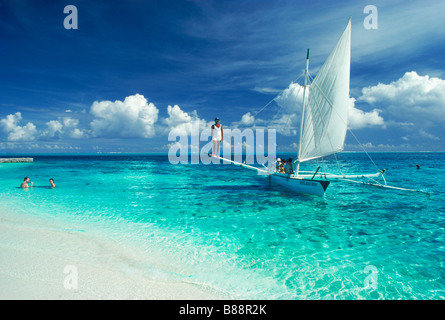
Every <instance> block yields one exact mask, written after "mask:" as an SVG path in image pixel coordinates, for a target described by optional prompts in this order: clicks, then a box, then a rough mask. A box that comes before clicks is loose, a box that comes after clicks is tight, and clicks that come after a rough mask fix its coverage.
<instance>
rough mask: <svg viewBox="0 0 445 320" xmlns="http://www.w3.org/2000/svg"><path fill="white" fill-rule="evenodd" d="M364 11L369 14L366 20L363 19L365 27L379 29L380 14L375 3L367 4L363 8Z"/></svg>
mask: <svg viewBox="0 0 445 320" xmlns="http://www.w3.org/2000/svg"><path fill="white" fill-rule="evenodd" d="M363 13H366V14H368V15H367V16H366V17H365V20H363V27H365V29H366V30H371V29H378V27H379V21H378V18H379V14H378V11H377V7H376V6H374V5H367V6H366V7H365V8H364V9H363Z"/></svg>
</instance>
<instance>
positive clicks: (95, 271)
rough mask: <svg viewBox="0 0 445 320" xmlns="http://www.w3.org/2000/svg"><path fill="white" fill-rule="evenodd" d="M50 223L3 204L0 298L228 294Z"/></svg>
mask: <svg viewBox="0 0 445 320" xmlns="http://www.w3.org/2000/svg"><path fill="white" fill-rule="evenodd" d="M48 222H49V220H48V219H47V218H42V219H40V218H39V217H32V216H29V215H23V216H22V215H21V214H20V213H11V212H5V211H4V209H2V208H0V299H51V300H53V299H165V300H167V299H187V300H188V299H225V298H226V297H223V296H221V295H219V294H216V293H215V292H213V291H212V290H207V289H206V288H205V287H203V286H200V285H195V284H192V283H186V282H184V281H181V280H180V279H179V280H177V279H174V278H171V279H170V278H169V277H156V276H153V277H151V276H147V274H142V272H141V269H140V268H138V267H137V265H138V259H137V252H136V249H134V248H131V249H130V248H128V247H126V246H124V245H121V244H119V243H116V242H113V241H110V240H109V239H100V238H98V237H97V236H94V235H90V234H89V233H88V232H84V231H83V230H72V229H71V230H70V229H69V228H68V229H67V226H60V225H56V224H55V222H53V223H48ZM66 268H67V269H66ZM64 271H65V272H66V273H64ZM76 271H77V288H72V287H73V286H75V285H76V283H75V282H74V279H75V276H76V275H75V272H76ZM65 286H67V287H68V288H66V287H65ZM70 286H71V287H70Z"/></svg>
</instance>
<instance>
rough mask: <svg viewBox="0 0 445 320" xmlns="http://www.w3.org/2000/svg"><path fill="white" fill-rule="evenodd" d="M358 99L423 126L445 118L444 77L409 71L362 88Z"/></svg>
mask: <svg viewBox="0 0 445 320" xmlns="http://www.w3.org/2000/svg"><path fill="white" fill-rule="evenodd" d="M358 100H359V101H365V102H367V103H369V104H371V105H374V106H378V107H379V108H380V109H383V108H384V109H385V111H386V112H388V113H389V114H391V115H392V116H393V117H394V118H396V119H399V120H401V121H405V122H406V121H408V122H414V123H418V124H421V125H424V126H430V125H432V124H441V125H443V123H444V122H445V80H443V79H440V78H436V77H429V76H420V75H418V74H417V72H415V71H411V72H406V73H405V74H404V75H403V77H402V78H400V79H398V80H396V81H393V82H391V83H390V84H382V83H379V84H378V85H376V86H371V87H366V88H363V90H362V96H360V97H359V98H358Z"/></svg>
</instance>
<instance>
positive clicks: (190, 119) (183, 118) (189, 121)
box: [162, 105, 210, 136]
mask: <svg viewBox="0 0 445 320" xmlns="http://www.w3.org/2000/svg"><path fill="white" fill-rule="evenodd" d="M167 114H168V117H167V118H165V119H163V120H162V122H163V123H164V124H166V125H167V128H165V131H167V132H171V133H172V134H174V135H177V136H179V135H190V134H191V132H192V130H193V126H194V125H198V127H197V128H194V129H195V130H196V132H197V130H198V129H199V130H203V129H206V128H209V127H210V126H209V125H208V124H207V122H206V121H205V120H204V119H200V118H199V116H198V113H197V112H196V110H193V112H191V113H190V114H189V113H187V112H185V111H183V110H182V109H181V108H180V107H179V106H178V105H175V106H173V107H172V106H170V105H169V106H168V107H167Z"/></svg>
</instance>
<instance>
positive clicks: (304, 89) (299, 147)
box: [295, 48, 309, 176]
mask: <svg viewBox="0 0 445 320" xmlns="http://www.w3.org/2000/svg"><path fill="white" fill-rule="evenodd" d="M308 76H309V48H308V49H307V55H306V70H304V87H303V108H302V111H301V123H300V142H299V143H298V157H297V169H296V170H295V175H297V176H298V171H299V170H300V154H301V140H302V137H303V121H304V109H305V108H306V87H307V79H308Z"/></svg>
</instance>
